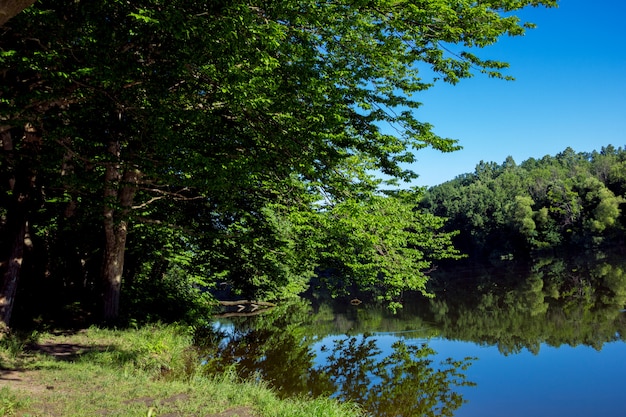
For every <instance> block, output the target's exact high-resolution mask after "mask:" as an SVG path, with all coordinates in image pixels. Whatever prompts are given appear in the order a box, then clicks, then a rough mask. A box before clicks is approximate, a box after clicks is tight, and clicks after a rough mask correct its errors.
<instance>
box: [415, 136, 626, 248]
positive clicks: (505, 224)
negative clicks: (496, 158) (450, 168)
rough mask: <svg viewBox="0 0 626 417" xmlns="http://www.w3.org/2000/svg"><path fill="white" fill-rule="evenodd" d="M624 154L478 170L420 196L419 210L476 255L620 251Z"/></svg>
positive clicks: (607, 150)
mask: <svg viewBox="0 0 626 417" xmlns="http://www.w3.org/2000/svg"><path fill="white" fill-rule="evenodd" d="M625 160H626V152H625V151H624V149H622V148H617V149H616V148H614V147H613V146H610V145H609V146H607V147H604V148H602V150H601V151H600V152H596V151H594V152H591V153H578V154H577V153H575V152H574V151H573V150H572V149H571V148H568V149H566V150H565V151H563V152H562V153H560V154H558V155H556V156H554V157H551V156H545V157H543V158H542V159H540V160H536V159H533V158H531V159H529V160H527V161H524V162H523V163H521V164H520V165H516V164H514V162H513V161H512V158H509V159H507V161H506V162H505V163H504V164H502V165H497V164H495V163H490V164H486V163H484V162H481V163H480V164H479V165H478V166H477V167H476V171H475V172H474V173H473V174H464V175H461V176H459V177H457V178H456V179H454V180H452V181H449V182H447V183H444V184H441V185H439V186H436V187H432V188H431V189H430V190H428V191H427V192H426V193H425V196H424V199H423V201H422V203H421V207H422V208H424V209H426V210H428V211H429V212H430V213H433V214H435V215H437V216H442V217H445V218H448V223H447V225H446V228H445V230H448V231H450V230H458V231H459V232H460V233H459V236H458V238H457V240H456V241H455V243H458V244H459V247H460V248H461V249H462V250H463V251H465V252H466V253H469V254H471V255H473V256H474V257H475V258H476V259H478V258H481V257H487V256H493V257H499V256H504V255H508V254H513V255H516V256H520V257H525V256H528V255H529V254H530V253H531V252H533V251H538V250H546V249H558V248H563V247H565V248H568V247H581V246H582V247H597V246H601V245H609V244H612V243H618V244H623V238H622V237H623V233H624V226H625V225H626V218H625V217H624V214H623V212H622V208H623V205H624V203H625V202H626V200H625V198H626V194H625V193H624V190H625V187H624V184H625V183H624V182H623V180H624V177H622V176H620V172H621V167H622V165H623V163H624V161H625Z"/></svg>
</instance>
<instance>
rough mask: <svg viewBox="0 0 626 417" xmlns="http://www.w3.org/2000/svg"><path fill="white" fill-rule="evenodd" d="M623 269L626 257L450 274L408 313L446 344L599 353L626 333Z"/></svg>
mask: <svg viewBox="0 0 626 417" xmlns="http://www.w3.org/2000/svg"><path fill="white" fill-rule="evenodd" d="M625 271H626V262H625V261H624V260H623V259H621V258H620V259H600V260H596V259H585V258H577V259H574V260H572V261H569V262H568V261H567V260H565V259H563V258H544V259H541V260H540V261H538V262H536V263H534V264H531V265H520V264H504V265H501V266H499V267H492V268H476V269H474V270H471V271H470V270H466V271H464V273H463V274H459V273H458V271H457V273H456V274H453V273H452V272H448V271H447V272H442V273H440V274H438V275H437V276H435V278H434V279H433V284H434V285H435V288H436V293H437V294H438V296H437V297H436V298H435V299H434V300H430V301H429V302H428V304H427V305H423V304H422V305H421V306H418V307H416V308H415V309H413V308H411V306H409V310H412V311H407V312H405V313H406V314H407V315H409V316H410V315H415V314H417V315H419V316H420V317H422V318H423V319H424V320H427V321H429V322H431V323H433V324H434V326H435V327H436V328H437V329H439V331H440V332H441V334H442V335H443V336H444V337H445V338H447V339H455V340H465V341H472V342H475V343H479V344H482V345H489V346H491V345H496V346H498V349H499V350H500V352H502V353H503V354H512V353H518V352H520V351H522V350H523V349H527V350H529V351H531V352H533V353H538V352H539V349H540V346H541V344H546V345H549V346H554V347H559V346H562V345H568V346H578V345H585V346H590V347H593V348H594V349H597V350H600V349H601V348H602V346H603V345H604V344H605V343H610V342H614V341H618V340H622V341H623V340H624V335H626V320H625V317H624V315H623V314H622V313H621V311H622V309H623V308H624V305H625V303H626V273H625Z"/></svg>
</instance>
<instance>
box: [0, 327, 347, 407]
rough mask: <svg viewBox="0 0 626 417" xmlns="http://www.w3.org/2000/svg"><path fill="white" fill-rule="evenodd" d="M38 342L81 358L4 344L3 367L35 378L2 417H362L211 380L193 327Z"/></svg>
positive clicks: (254, 385)
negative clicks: (241, 413)
mask: <svg viewBox="0 0 626 417" xmlns="http://www.w3.org/2000/svg"><path fill="white" fill-rule="evenodd" d="M36 338H37V341H38V342H39V343H41V344H44V343H55V344H57V345H58V344H64V345H65V346H70V347H72V348H73V349H74V351H73V352H74V354H72V355H67V356H60V357H58V358H57V359H54V358H51V357H50V356H48V355H43V354H41V353H39V354H33V353H28V352H26V351H25V350H24V347H25V345H20V344H19V343H18V342H17V341H12V342H6V343H5V342H2V343H0V357H2V358H3V361H2V367H3V368H5V369H11V368H13V369H15V368H18V367H17V366H15V365H17V364H19V368H20V369H22V370H25V371H26V373H25V374H24V376H23V378H24V379H27V378H32V379H33V381H32V382H33V383H32V384H30V385H29V384H27V383H24V384H23V385H22V386H17V385H16V386H15V387H14V386H11V387H10V388H6V387H5V388H3V389H2V390H1V391H0V407H4V408H0V411H2V412H0V415H8V416H10V415H19V416H40V415H46V416H76V417H81V416H85V417H86V416H94V415H107V416H120V417H122V416H124V417H133V416H141V417H145V416H148V415H152V416H158V415H166V414H168V413H170V414H173V415H185V416H207V415H211V414H217V413H221V412H223V411H225V410H228V409H233V408H237V407H241V408H242V409H243V410H250V412H251V413H253V415H255V416H258V417H265V416H284V417H290V416H293V417H300V416H302V417H305V416H306V417H311V416H313V417H315V416H320V417H321V416H328V417H334V416H337V417H339V416H342V417H344V416H356V415H358V413H357V410H356V409H355V408H354V407H353V406H350V405H345V404H339V403H337V402H336V401H333V400H330V399H308V398H302V399H293V400H279V399H278V397H277V396H276V395H275V394H274V393H273V392H272V391H271V390H270V389H269V388H268V387H267V386H266V385H265V384H264V383H263V382H259V381H256V382H249V381H248V382H247V381H241V380H239V379H238V377H237V376H236V375H235V373H234V372H232V373H231V372H227V373H225V374H222V375H217V376H205V375H204V374H203V372H201V367H202V363H201V360H200V358H199V356H198V354H197V352H196V350H195V349H194V347H193V345H192V334H191V332H190V331H189V330H188V329H187V328H185V327H178V326H161V325H155V326H150V327H145V328H142V329H137V330H124V331H117V330H106V329H99V328H91V329H88V330H86V331H82V332H80V333H77V334H72V335H67V336H53V335H50V334H39V335H37V336H36ZM11 413H20V414H11Z"/></svg>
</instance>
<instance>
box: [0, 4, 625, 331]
mask: <svg viewBox="0 0 626 417" xmlns="http://www.w3.org/2000/svg"><path fill="white" fill-rule="evenodd" d="M31 3H33V2H32V1H30V0H26V1H21V2H20V1H16V2H13V3H11V2H9V5H17V7H14V8H13V9H11V10H8V12H7V10H2V13H0V15H2V20H0V24H1V25H2V26H1V28H0V29H1V31H0V79H1V80H2V82H1V83H0V141H1V143H2V149H1V150H0V152H1V157H0V279H1V284H2V285H1V287H0V322H1V323H3V325H4V326H5V327H6V326H10V325H11V323H23V322H27V323H29V322H36V323H39V322H42V321H46V320H51V319H53V318H54V319H56V320H83V321H98V322H101V323H119V322H120V321H121V320H128V319H129V318H132V319H133V320H138V321H141V320H149V319H151V318H153V317H155V316H156V317H159V318H161V319H164V320H169V319H172V320H178V319H191V318H194V317H195V318H198V317H208V313H209V311H208V309H209V306H210V305H211V302H212V296H211V292H210V290H213V289H216V288H222V287H224V286H226V287H228V288H230V289H231V291H232V293H233V294H235V295H236V296H239V297H245V298H255V299H259V300H279V299H284V298H289V297H294V296H297V295H298V294H300V293H301V292H302V291H303V290H304V289H305V288H307V286H308V285H309V283H310V282H311V280H312V279H315V280H316V282H318V283H319V284H320V285H324V286H326V287H327V288H329V289H330V290H331V291H333V292H335V293H337V294H342V293H346V294H349V293H350V292H351V291H354V289H359V290H367V291H371V292H373V293H374V294H375V296H376V298H377V299H378V300H380V301H383V302H386V303H387V304H388V305H389V306H390V307H392V308H394V307H397V306H398V297H399V295H400V294H401V293H402V291H405V290H416V291H421V292H423V293H426V290H425V286H426V282H427V280H428V277H427V271H429V270H430V269H432V267H433V263H434V262H436V261H438V260H442V259H454V258H458V257H460V256H461V254H460V253H459V251H458V250H457V249H455V248H454V246H453V245H452V238H453V237H454V235H455V233H456V232H454V230H456V229H458V228H460V227H459V223H458V222H456V223H455V221H454V219H452V220H451V222H450V223H449V224H448V226H445V227H447V228H448V229H447V231H446V230H445V229H443V228H444V219H443V218H442V217H441V216H442V215H443V216H445V217H450V218H452V215H451V213H437V214H436V215H433V214H432V213H431V212H429V211H427V210H415V207H416V206H417V205H418V202H419V201H420V198H421V195H420V193H419V192H412V191H382V190H393V189H395V190H398V184H400V183H401V182H402V181H410V180H411V179H412V178H414V174H413V172H411V171H410V170H406V169H404V168H403V166H406V165H405V164H407V163H411V162H414V161H415V156H414V153H415V151H418V150H419V149H422V148H424V147H432V148H434V149H437V150H440V151H442V152H450V151H455V150H458V149H459V148H460V146H459V144H458V142H457V140H456V139H449V138H443V137H440V136H438V135H436V134H435V133H434V131H433V126H431V125H430V124H429V123H428V122H427V121H423V120H418V119H416V116H415V114H414V113H413V112H412V110H414V109H416V108H418V107H419V106H420V105H421V103H420V102H419V101H418V100H417V98H418V97H419V93H420V92H421V91H424V90H426V89H428V88H430V87H432V86H433V85H434V84H435V83H442V82H443V83H451V84H456V83H457V82H460V81H461V80H462V79H464V78H468V77H471V76H473V75H474V74H482V75H483V76H488V77H493V78H502V79H510V78H512V77H511V76H510V75H508V73H507V72H506V70H507V68H508V64H507V63H506V62H502V61H499V60H497V57H495V59H494V57H489V56H486V57H483V56H481V53H480V52H481V48H483V47H486V46H489V45H492V44H494V43H496V42H497V41H498V39H499V38H501V37H503V36H521V35H523V34H524V33H525V32H526V31H527V30H529V29H532V28H533V27H534V25H533V24H532V23H530V22H524V21H522V20H521V19H520V18H519V17H517V16H516V15H515V13H514V12H515V11H517V10H520V9H522V8H524V7H528V6H534V7H536V6H546V7H554V6H556V1H554V0H544V1H537V0H523V1H522V0H515V1H514V0H504V1H502V0H500V1H481V2H464V1H463V2H462V1H448V0H433V1H427V2H420V1H417V2H398V1H391V0H385V1H376V2H367V1H365V2H362V1H356V2H355V1H344V0H340V1H329V2H325V1H322V2H320V1H313V0H289V1H271V0H266V1H253V0H247V1H244V0H237V1H232V2H225V1H205V2H204V1H199V2H191V1H185V0H174V1H170V2H162V1H160V0H138V1H132V2H131V1H121V0H103V1H95V2H85V1H76V2H65V1H59V0H51V1H46V2H36V3H35V4H33V5H32V6H30V7H27V6H29V5H30V4H31ZM20 5H21V6H20ZM5 6H7V4H5V3H2V7H5ZM21 9H24V10H21ZM382 126H387V127H389V126H390V127H391V128H392V131H393V132H394V134H393V135H392V134H388V133H385V132H387V131H388V129H382ZM615 157H616V158H617V157H619V155H615ZM490 169H491V168H490V167H489V166H488V167H486V168H485V176H489V175H491V176H490V177H489V178H490V181H494V182H495V181H496V180H497V178H500V177H501V178H504V177H505V175H502V176H496V175H495V167H494V170H493V171H494V172H493V173H492V174H490V173H489V172H491V171H489V170H490ZM572 169H573V168H572ZM507 172H508V171H507ZM379 174H385V176H386V178H391V180H385V181H383V180H381V179H380V178H381V176H380V175H379ZM607 175H608V174H607ZM611 178H613V177H611ZM469 179H470V178H469V177H468V178H467V180H469ZM590 181H591V180H590ZM477 184H478V183H477ZM585 184H586V185H584V187H587V188H586V189H588V190H589V191H588V194H589V199H591V200H594V201H595V200H596V199H598V200H599V201H601V202H602V203H601V205H599V206H598V207H600V208H599V209H598V211H602V213H601V214H599V215H598V216H595V217H593V216H592V217H593V218H591V217H589V216H587V217H585V220H584V221H583V223H581V224H582V225H583V228H585V230H587V229H589V228H591V229H593V230H594V233H595V232H600V231H602V233H608V231H609V229H610V230H613V229H614V228H615V226H612V225H610V224H609V223H608V222H609V219H610V218H617V217H618V216H616V215H613V214H611V213H613V212H612V211H611V210H613V209H614V208H616V207H617V206H616V205H619V201H620V200H619V199H618V198H617V197H615V198H614V199H613V200H611V199H610V198H609V195H608V194H606V193H607V192H608V191H605V188H602V187H600V186H599V185H597V184H596V183H595V182H589V184H587V183H585ZM609 185H610V184H609ZM572 186H573V185H568V184H564V185H563V187H562V189H561V188H559V189H555V190H553V191H551V192H549V193H548V194H547V197H546V198H548V199H550V198H552V199H557V198H565V199H567V198H569V196H570V188H571V187H572ZM607 186H608V185H607ZM611 186H612V185H611ZM517 187H518V188H519V187H522V186H521V185H519V186H517ZM568 187H570V188H568ZM487 189H488V188H485V190H487ZM520 189H521V188H520ZM607 190H608V189H607ZM507 192H513V191H510V190H509V191H507ZM571 192H574V191H571ZM434 193H435V191H431V192H430V194H429V197H428V198H429V201H433V202H434V201H435V200H436V198H435V197H434V195H435V194H434ZM559 193H561V194H559ZM593 193H595V194H593ZM592 194H593V195H592ZM622 194H623V192H622ZM620 195H621V194H620ZM594 196H595V197H594ZM539 197H540V195H539V194H538V195H533V197H532V198H534V199H535V200H536V204H542V201H540V199H539ZM520 198H521V199H520V200H519V203H518V205H517V206H516V207H515V208H514V209H513V211H515V212H516V213H518V212H519V214H518V215H517V217H516V219H517V220H519V222H521V223H524V224H526V223H529V219H530V220H532V221H533V222H535V223H539V225H538V226H535V229H536V230H537V236H536V237H533V239H535V240H532V239H531V236H530V231H529V232H528V233H526V235H522V237H526V236H528V239H530V240H528V241H529V242H530V243H531V244H540V243H541V244H543V243H544V242H545V243H546V244H552V243H553V241H554V239H556V238H555V237H554V236H553V233H554V232H555V231H554V230H552V229H550V227H552V226H551V225H552V223H551V222H552V221H553V222H554V224H555V226H554V227H561V226H563V222H566V221H568V219H569V218H567V216H568V213H567V212H566V208H561V209H562V211H563V212H562V213H560V212H559V213H560V214H559V213H557V212H549V211H548V212H546V213H545V214H546V216H545V225H544V224H543V223H541V219H540V218H539V217H532V216H531V215H529V216H530V217H528V216H527V217H524V216H525V214H524V213H525V211H524V210H526V209H528V208H529V207H530V208H531V209H532V206H533V205H534V204H535V203H532V204H531V203H530V201H529V200H525V199H524V198H523V197H521V196H520ZM585 198H587V197H585ZM485 201H491V200H485ZM563 202H564V203H569V202H570V201H569V200H563ZM584 202H585V204H586V205H585V204H583V205H581V209H582V207H584V208H585V209H587V208H588V207H591V204H592V203H591V202H589V201H587V200H585V201H584ZM429 207H430V209H431V210H433V211H437V212H438V211H439V210H438V209H437V210H435V208H434V205H430V206H429ZM555 207H556V206H555ZM559 207H560V206H559ZM535 211H537V212H538V213H543V212H542V211H541V210H540V209H536V210H535ZM604 212H606V214H603V213H604ZM491 215H492V213H488V216H491ZM559 216H560V217H559ZM577 216H578V214H576V215H573V216H570V218H571V220H578V219H579V217H577ZM531 217H532V219H531ZM484 218H488V217H484ZM581 218H582V217H581ZM587 218H588V221H587ZM475 219H478V215H477V216H476V218H475ZM501 221H502V222H504V220H503V219H502V220H501ZM525 222H526V223H525ZM587 223H589V224H587ZM544 226H545V227H544ZM475 227H479V225H478V224H476V225H475ZM526 228H527V229H528V230H530V229H529V228H530V225H527V226H526ZM484 229H485V230H488V228H487V225H485V228H484ZM600 229H602V230H600ZM489 230H491V229H489ZM524 230H526V229H524ZM557 231H558V230H557ZM573 233H574V232H573ZM576 233H578V232H576ZM576 236H578V235H576ZM572 239H574V237H573V236H572V238H571V239H570V240H572ZM462 247H463V246H462Z"/></svg>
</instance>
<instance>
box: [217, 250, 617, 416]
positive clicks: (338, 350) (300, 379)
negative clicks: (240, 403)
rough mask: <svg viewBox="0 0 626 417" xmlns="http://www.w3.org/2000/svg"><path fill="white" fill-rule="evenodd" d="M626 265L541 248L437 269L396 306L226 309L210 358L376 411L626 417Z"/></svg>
mask: <svg viewBox="0 0 626 417" xmlns="http://www.w3.org/2000/svg"><path fill="white" fill-rule="evenodd" d="M625 271H626V267H625V265H624V262H623V261H619V260H618V261H617V262H616V261H615V260H610V261H609V260H607V259H600V260H598V259H595V260H593V261H585V262H582V261H581V260H578V261H577V262H575V263H574V264H571V263H568V262H564V261H563V260H559V259H557V260H551V261H546V260H544V261H542V263H540V264H534V265H532V266H528V267H527V268H525V269H524V271H523V272H522V271H520V269H519V266H516V267H515V268H512V267H511V266H506V267H504V268H500V269H498V268H495V269H494V268H488V269H484V270H483V269H480V270H474V271H472V274H473V275H472V277H471V279H470V278H468V276H469V273H468V271H467V270H466V271H464V272H463V274H461V275H459V274H458V273H456V275H455V274H452V275H446V274H442V275H440V276H437V277H433V290H434V291H436V293H437V294H438V296H437V297H436V299H435V300H434V301H433V300H426V299H424V298H423V297H419V296H415V297H414V298H412V297H407V299H405V303H406V307H405V309H404V311H402V312H401V313H400V314H398V315H392V314H390V313H389V312H387V311H386V310H384V309H382V308H377V307H374V306H372V305H367V303H363V304H361V305H359V306H352V305H350V304H349V303H346V302H343V303H339V304H334V305H333V304H327V303H325V302H324V301H323V300H319V299H314V300H313V301H312V302H309V303H305V302H302V303H297V304H294V305H291V306H289V307H281V308H278V309H276V310H275V311H270V312H268V313H266V314H264V315H259V316H255V317H241V318H229V319H221V320H219V321H218V322H216V324H215V329H218V330H219V332H220V333H221V337H222V339H221V343H220V345H219V348H217V349H216V350H215V351H212V352H211V353H210V354H209V356H210V357H211V358H212V359H211V361H210V362H211V363H212V365H211V366H212V367H213V368H214V369H215V370H220V369H223V368H224V367H226V366H228V365H229V364H230V365H232V364H233V363H236V364H237V365H236V367H237V369H238V371H239V372H240V374H241V375H242V376H244V377H261V378H263V379H265V380H268V381H269V382H270V383H271V384H272V385H273V386H274V387H275V389H276V390H277V392H279V394H281V395H283V396H285V397H288V396H290V395H299V394H312V395H328V396H334V397H336V398H339V399H350V400H352V401H357V402H359V403H361V404H363V406H364V407H365V408H366V409H368V410H369V411H370V413H371V415H375V416H378V415H380V416H387V415H388V416H392V415H393V416H422V415H423V416H440V415H448V416H452V415H454V416H457V417H469V416H476V417H478V416H480V417H489V416H499V417H500V416H512V417H514V416H525V417H526V416H535V417H541V416H568V417H575V416H592V415H593V416H605V417H607V416H609V417H610V416H626V397H625V396H624V395H623V394H624V386H623V383H624V377H625V376H626V360H624V359H626V343H624V335H625V334H626V317H625V316H624V313H623V310H622V309H623V307H624V303H625V302H626V273H625ZM461 276H462V279H461V278H460V277H461ZM469 290H472V291H470V292H468V291H469ZM466 358H471V359H466Z"/></svg>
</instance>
